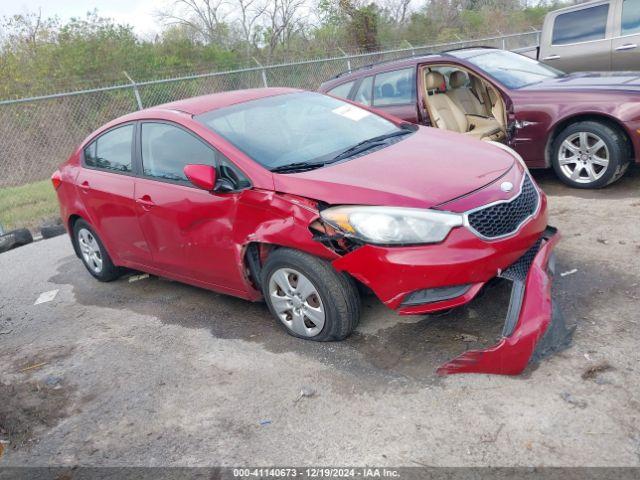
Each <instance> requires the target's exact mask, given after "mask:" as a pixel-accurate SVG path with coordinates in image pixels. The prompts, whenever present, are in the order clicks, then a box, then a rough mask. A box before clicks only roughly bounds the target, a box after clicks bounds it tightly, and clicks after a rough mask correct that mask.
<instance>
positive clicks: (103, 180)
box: [76, 123, 151, 265]
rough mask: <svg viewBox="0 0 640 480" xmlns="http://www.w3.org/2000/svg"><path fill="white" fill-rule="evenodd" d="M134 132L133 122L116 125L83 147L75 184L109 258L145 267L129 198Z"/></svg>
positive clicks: (147, 258)
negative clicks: (80, 166)
mask: <svg viewBox="0 0 640 480" xmlns="http://www.w3.org/2000/svg"><path fill="white" fill-rule="evenodd" d="M135 129H136V125H135V124H134V123H129V124H125V125H120V126H118V127H115V128H112V129H110V130H108V131H107V132H105V133H103V134H101V135H100V136H99V137H98V138H97V139H95V140H93V141H92V142H91V143H90V144H89V145H88V146H87V147H85V149H84V151H83V158H82V166H83V168H81V169H80V173H79V174H78V178H77V180H76V185H77V188H78V190H79V191H80V197H81V198H82V202H83V203H84V206H85V208H86V210H87V212H88V214H89V216H90V219H89V220H90V223H92V224H93V226H94V227H95V228H96V229H97V230H98V234H99V235H100V237H101V238H102V240H103V242H104V243H105V246H106V248H107V250H108V251H109V254H110V255H111V256H112V257H113V259H114V260H116V261H118V260H120V261H125V262H134V263H138V264H143V265H147V264H150V263H151V254H150V252H149V248H148V245H147V242H146V241H145V238H144V236H143V234H142V230H141V229H140V225H139V223H138V216H137V207H136V203H135V201H134V197H133V193H134V184H135V177H134V174H135V173H136V172H135V168H134V164H133V162H132V155H133V152H134V134H135Z"/></svg>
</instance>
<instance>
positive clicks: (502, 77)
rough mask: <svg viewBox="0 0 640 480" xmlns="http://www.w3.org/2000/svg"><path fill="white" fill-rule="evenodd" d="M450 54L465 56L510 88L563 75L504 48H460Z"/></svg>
mask: <svg viewBox="0 0 640 480" xmlns="http://www.w3.org/2000/svg"><path fill="white" fill-rule="evenodd" d="M451 54H452V55H455V56H457V57H460V58H465V59H466V60H467V61H469V62H471V63H473V64H474V65H475V66H477V67H478V68H480V69H481V70H483V71H485V72H486V73H487V74H489V75H490V76H492V77H493V78H495V79H496V80H498V81H499V82H500V83H502V84H503V85H504V86H506V87H507V88H511V89H517V88H522V87H526V86H527V85H533V84H535V83H540V82H542V81H543V80H547V79H549V78H559V77H562V76H563V75H564V73H563V72H561V71H560V70H557V69H555V68H553V67H550V66H548V65H545V64H543V63H540V62H538V61H536V60H533V59H531V58H528V57H525V56H523V55H518V54H517V53H513V52H507V51H505V50H493V49H484V50H461V51H459V52H451Z"/></svg>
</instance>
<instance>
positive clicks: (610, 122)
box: [320, 48, 640, 188]
mask: <svg viewBox="0 0 640 480" xmlns="http://www.w3.org/2000/svg"><path fill="white" fill-rule="evenodd" d="M320 91H322V92H326V93H329V94H331V95H334V96H337V97H342V98H346V99H349V100H352V101H355V102H358V103H361V104H364V105H368V106H372V107H374V108H375V109H378V110H381V111H384V112H388V113H390V114H393V115H396V116H397V117H400V118H402V119H404V120H407V121H409V122H413V123H417V124H422V125H431V126H434V127H438V128H441V129H444V130H452V131H455V132H458V133H462V134H464V135H466V136H470V137H474V138H478V139H481V140H495V141H500V142H503V143H505V144H507V145H509V146H511V147H512V148H513V149H515V150H516V151H517V152H518V153H519V154H520V155H521V156H522V157H523V158H524V160H525V161H526V162H527V165H528V166H529V167H531V168H548V167H553V168H554V170H555V171H556V173H557V175H558V177H559V178H560V179H561V180H562V181H563V182H565V183H566V184H568V185H570V186H572V187H577V188H599V187H604V186H606V185H609V184H610V183H612V182H615V181H616V180H617V179H619V178H620V177H621V176H622V175H623V174H624V172H625V171H626V170H627V168H628V167H629V164H630V163H631V162H632V161H636V162H640V75H639V74H638V73H631V72H627V73H623V72H620V73H610V72H607V73H575V74H571V75H566V74H564V73H562V72H560V71H559V70H556V69H554V68H552V67H549V66H547V65H544V64H542V63H539V62H537V61H535V60H532V59H530V58H527V57H524V56H522V55H518V54H516V53H512V52H508V51H504V50H497V49H493V48H469V49H461V50H454V51H451V52H448V53H443V54H438V55H428V56H423V57H412V58H408V59H403V60H397V61H393V62H388V63H380V64H376V65H370V66H367V67H364V68H362V69H360V70H357V71H355V72H352V73H345V74H341V75H338V76H337V77H336V78H334V79H332V80H329V81H328V82H325V83H324V84H323V85H322V86H321V87H320Z"/></svg>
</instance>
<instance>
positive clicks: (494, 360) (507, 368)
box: [437, 229, 573, 375]
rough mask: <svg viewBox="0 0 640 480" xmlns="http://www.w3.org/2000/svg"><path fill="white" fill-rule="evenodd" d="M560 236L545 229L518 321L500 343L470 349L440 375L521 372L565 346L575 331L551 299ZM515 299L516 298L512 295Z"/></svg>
mask: <svg viewBox="0 0 640 480" xmlns="http://www.w3.org/2000/svg"><path fill="white" fill-rule="evenodd" d="M559 239H560V235H559V234H558V233H557V232H556V231H555V229H548V230H547V231H546V232H545V237H544V239H543V241H542V242H543V243H542V245H541V247H540V249H539V250H538V253H537V254H536V255H535V257H534V259H533V262H532V263H531V267H530V268H529V271H528V273H527V276H526V281H525V283H524V297H523V298H522V303H521V306H520V309H519V314H518V317H517V323H516V324H515V326H514V327H513V330H512V332H511V333H510V334H508V335H507V336H504V337H503V338H502V339H501V340H500V342H499V343H498V344H497V345H494V346H493V347H491V348H488V349H486V350H469V351H467V352H465V353H463V354H462V355H460V356H458V357H456V358H454V359H453V360H451V361H449V362H447V363H445V364H444V365H442V366H440V367H439V368H438V370H437V373H438V374H439V375H447V374H452V373H491V374H501V375H518V374H520V373H522V371H523V370H524V369H525V368H526V367H527V365H528V364H529V361H530V360H532V358H533V360H535V361H537V360H539V359H540V358H542V357H543V356H546V355H549V354H551V353H554V352H556V351H559V350H561V349H563V348H565V347H566V346H567V345H568V344H569V342H570V340H571V336H572V334H573V329H567V328H566V326H565V325H564V319H563V317H562V315H561V314H560V311H559V310H558V309H557V308H554V305H553V302H552V298H551V284H552V272H550V271H549V270H553V262H551V265H550V259H551V255H552V251H553V248H554V247H555V245H556V244H557V242H558V241H559ZM512 298H513V297H512Z"/></svg>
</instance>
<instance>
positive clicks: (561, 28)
mask: <svg viewBox="0 0 640 480" xmlns="http://www.w3.org/2000/svg"><path fill="white" fill-rule="evenodd" d="M608 15H609V4H608V3H607V4H604V5H598V6H595V7H591V8H583V9H582V10H578V11H575V12H568V13H563V14H561V15H558V16H557V17H556V20H555V22H554V24H553V40H552V43H553V44H554V45H569V44H571V43H580V42H588V41H591V40H602V39H604V38H605V34H606V32H607V16H608Z"/></svg>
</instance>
